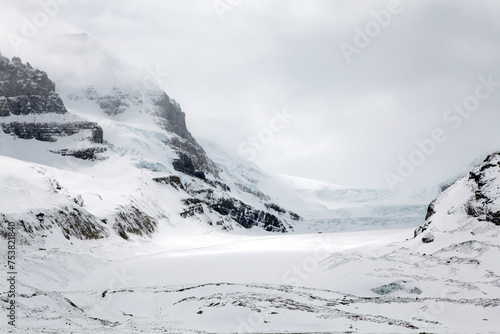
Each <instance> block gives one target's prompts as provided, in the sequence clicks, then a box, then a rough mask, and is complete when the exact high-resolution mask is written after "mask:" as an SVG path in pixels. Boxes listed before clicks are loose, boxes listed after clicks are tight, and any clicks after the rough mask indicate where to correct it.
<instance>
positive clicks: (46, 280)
mask: <svg viewBox="0 0 500 334" xmlns="http://www.w3.org/2000/svg"><path fill="white" fill-rule="evenodd" d="M498 159H499V155H497V154H495V155H492V156H490V157H489V158H488V159H487V160H486V161H485V163H484V164H482V165H481V166H478V167H477V168H476V169H474V170H473V171H472V172H471V173H470V174H469V175H468V176H466V177H465V178H463V179H460V180H458V181H457V182H456V183H455V184H453V185H452V186H450V187H449V188H448V189H447V190H446V191H445V192H443V193H442V194H441V195H440V196H439V197H438V199H437V200H436V201H434V202H433V204H432V205H431V206H430V209H429V215H428V219H427V222H426V223H425V224H424V225H422V227H420V228H418V229H417V230H416V231H414V230H413V229H403V230H378V231H369V232H365V231H363V232H348V233H323V234H287V235H273V236H270V235H268V236H258V235H255V234H254V235H249V234H247V235H245V233H239V234H228V233H226V232H223V231H217V230H215V229H212V228H210V227H209V226H208V225H206V224H205V223H204V222H200V221H197V220H196V219H188V220H187V221H185V222H184V223H181V221H175V223H172V224H162V225H161V226H160V227H159V230H158V232H157V233H155V234H153V236H152V238H151V239H144V238H139V237H135V236H133V235H132V236H131V238H130V240H131V241H132V242H128V243H124V242H123V240H122V239H121V238H120V237H119V236H118V235H116V234H110V236H109V237H108V238H107V239H105V240H104V239H101V240H86V241H82V240H78V239H71V241H72V242H71V244H69V243H61V242H60V241H61V240H64V239H63V235H59V236H58V237H50V238H46V239H47V242H46V243H45V245H44V247H40V246H37V245H25V246H23V248H22V253H21V254H22V256H21V257H20V259H21V260H20V263H19V268H20V269H19V291H20V295H19V297H18V305H19V310H20V317H19V321H18V323H19V326H18V332H20V333H67V332H73V333H86V332H89V331H92V332H97V333H140V332H147V333H164V332H167V333H287V332H288V333H289V332H294V333H337V332H338V333H344V332H351V333H495V332H497V329H498V328H499V326H500V320H499V318H498V317H497V314H498V312H499V309H500V284H499V282H500V272H499V268H500V267H499V266H498V257H499V256H500V241H499V234H500V228H499V226H497V224H496V221H495V220H494V218H495V212H496V208H497V206H496V202H497V200H498V198H499V197H500V190H499V188H498V186H497V183H498V179H499V176H500V175H499V173H500V167H499V165H498ZM4 162H5V163H10V164H13V165H12V166H13V167H15V168H13V170H16V172H11V174H10V175H7V176H6V177H5V178H6V179H8V180H15V179H16V178H17V177H19V176H20V175H24V174H25V173H28V174H29V172H28V170H29V169H31V168H32V165H31V164H27V163H19V162H18V161H16V160H12V159H7V158H5V159H4ZM124 175H125V177H126V174H124ZM254 176H255V175H254ZM50 177H51V175H50V171H49V170H45V171H40V170H39V171H37V174H35V175H34V176H33V177H32V178H30V179H29V181H30V182H32V183H33V184H34V185H37V184H43V183H44V182H50ZM13 184H14V185H15V184H17V183H16V182H14V183H13ZM134 186H135V185H132V186H131V187H134ZM123 187H127V186H125V185H123ZM40 188H41V191H42V193H41V194H37V192H38V191H40V189H38V187H35V188H34V189H33V192H32V193H31V196H33V198H39V197H43V196H47V194H44V193H43V188H44V187H40ZM56 188H57V186H56ZM61 188H63V187H62V186H61ZM63 189H64V188H63ZM161 189H162V188H161V187H158V190H161ZM290 189H292V188H290ZM125 192H126V191H125ZM175 192H176V190H171V194H172V196H174V197H175V194H176V193H175ZM479 194H482V195H481V196H480V195H479ZM158 195H160V193H159V194H158ZM161 195H165V193H161ZM53 196H54V198H58V199H59V200H60V201H61V202H62V203H64V202H65V201H67V202H65V203H68V202H69V199H67V198H64V196H60V195H57V194H53ZM167 200H168V198H167ZM68 204H69V203H68ZM40 205H42V204H41V203H40ZM471 207H472V208H475V209H474V210H471V209H470V208H471ZM479 208H481V209H479ZM14 211H17V209H16V210H14ZM478 212H481V214H480V215H477V213H478ZM488 217H489V218H488ZM423 230H425V231H423ZM245 231H246V230H243V229H242V230H241V232H245ZM422 231H423V233H421V232H422ZM414 235H416V236H415V237H414ZM405 239H406V240H405ZM3 257H5V256H4V254H2V258H1V261H4V260H5V259H4V258H3ZM2 284H5V283H3V282H2ZM2 291H5V289H4V288H2ZM4 295H5V294H2V298H4ZM2 300H5V299H2ZM2 307H4V308H5V307H6V305H5V304H2Z"/></svg>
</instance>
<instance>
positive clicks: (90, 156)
mask: <svg viewBox="0 0 500 334" xmlns="http://www.w3.org/2000/svg"><path fill="white" fill-rule="evenodd" d="M106 151H107V149H106V148H105V147H91V148H87V149H82V150H68V149H63V150H60V151H50V152H52V153H55V154H60V155H62V156H63V157H67V156H70V157H75V158H77V159H82V160H91V161H95V160H104V158H103V157H100V156H98V154H99V153H103V152H106Z"/></svg>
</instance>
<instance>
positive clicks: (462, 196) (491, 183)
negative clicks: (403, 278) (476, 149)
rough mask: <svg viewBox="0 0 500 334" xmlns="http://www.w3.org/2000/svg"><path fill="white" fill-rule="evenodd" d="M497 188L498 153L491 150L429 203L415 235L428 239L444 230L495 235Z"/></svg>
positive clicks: (499, 217) (499, 212)
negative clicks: (478, 163) (484, 157)
mask: <svg viewBox="0 0 500 334" xmlns="http://www.w3.org/2000/svg"><path fill="white" fill-rule="evenodd" d="M499 189H500V153H494V154H491V155H490V156H488V157H487V158H486V159H485V160H484V162H483V163H482V164H481V165H479V166H477V167H476V168H474V169H473V170H472V171H471V172H470V173H469V174H468V175H467V176H465V177H463V178H461V179H460V180H458V181H457V182H456V183H455V184H453V185H452V186H450V187H449V188H448V189H447V190H446V191H444V192H443V193H442V194H441V195H440V196H439V197H438V198H437V199H436V200H435V201H433V202H432V203H431V204H430V205H429V208H428V211H427V217H426V223H425V224H424V225H423V226H421V227H419V228H418V229H417V230H416V231H415V235H416V236H417V235H418V236H419V237H420V236H422V237H423V238H424V240H426V241H428V242H429V243H430V242H431V239H437V238H440V237H442V236H443V235H446V234H459V233H461V234H464V233H466V234H469V235H470V237H471V238H473V236H475V235H480V236H491V237H497V236H498V235H499V226H500V191H499Z"/></svg>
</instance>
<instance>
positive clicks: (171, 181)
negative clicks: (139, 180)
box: [153, 175, 184, 190]
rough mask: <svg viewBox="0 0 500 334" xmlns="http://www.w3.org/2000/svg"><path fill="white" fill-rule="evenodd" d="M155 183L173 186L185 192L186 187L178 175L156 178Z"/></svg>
mask: <svg viewBox="0 0 500 334" xmlns="http://www.w3.org/2000/svg"><path fill="white" fill-rule="evenodd" d="M153 181H155V182H158V183H161V184H166V185H171V186H172V187H174V188H175V189H177V190H179V189H182V190H184V185H183V184H182V182H181V179H180V178H179V177H178V176H176V175H170V176H167V177H157V178H154V179H153Z"/></svg>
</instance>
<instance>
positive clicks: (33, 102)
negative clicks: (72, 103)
mask: <svg viewBox="0 0 500 334" xmlns="http://www.w3.org/2000/svg"><path fill="white" fill-rule="evenodd" d="M55 89H56V85H55V84H54V83H53V82H52V81H51V80H50V79H49V78H48V76H47V73H45V72H42V71H39V70H36V69H34V68H33V67H31V65H30V64H29V63H27V64H26V65H25V64H23V63H22V62H21V59H19V58H17V57H14V58H12V61H9V59H7V58H5V57H2V56H0V116H4V117H5V116H10V115H30V114H46V113H55V114H65V113H67V110H66V108H65V107H64V104H63V102H62V100H61V98H60V97H59V95H58V94H57V93H56V92H55Z"/></svg>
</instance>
